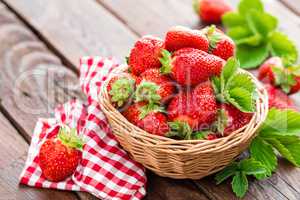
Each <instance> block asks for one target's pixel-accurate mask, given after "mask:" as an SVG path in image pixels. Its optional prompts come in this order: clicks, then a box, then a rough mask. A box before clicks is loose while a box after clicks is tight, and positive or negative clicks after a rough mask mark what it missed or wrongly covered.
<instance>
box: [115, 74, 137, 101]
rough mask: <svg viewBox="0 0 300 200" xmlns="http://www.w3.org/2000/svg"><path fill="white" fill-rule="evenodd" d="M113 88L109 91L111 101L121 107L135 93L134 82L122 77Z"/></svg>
mask: <svg viewBox="0 0 300 200" xmlns="http://www.w3.org/2000/svg"><path fill="white" fill-rule="evenodd" d="M111 87H112V88H111V90H110V91H109V94H110V95H111V101H112V102H116V103H117V105H118V107H121V106H122V105H123V104H124V103H125V102H126V101H127V100H128V99H129V97H130V96H131V95H132V94H133V92H134V80H132V79H130V78H127V77H122V78H119V79H118V80H116V81H115V82H114V83H113V84H112V86H111Z"/></svg>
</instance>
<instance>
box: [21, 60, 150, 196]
mask: <svg viewBox="0 0 300 200" xmlns="http://www.w3.org/2000/svg"><path fill="white" fill-rule="evenodd" d="M80 65H81V66H80V85H81V87H82V90H83V92H84V93H85V94H86V95H87V97H88V102H87V104H84V103H82V102H80V101H78V100H75V99H74V100H71V101H70V102H67V103H65V104H64V105H60V106H58V107H57V108H56V110H55V117H54V118H51V119H39V120H38V122H37V124H36V127H35V129H34V133H33V136H32V140H31V144H30V147H29V152H28V158H27V161H26V163H25V167H24V169H23V171H22V173H21V176H20V183H22V184H26V185H29V186H33V187H42V188H53V189H60V190H72V191H86V192H89V193H91V194H93V195H95V196H96V197H98V198H101V199H141V198H143V196H145V194H146V191H145V184H146V176H145V170H144V168H143V167H142V166H141V165H140V164H139V163H137V162H135V161H133V160H132V159H130V157H129V156H128V155H127V153H126V152H125V151H124V150H123V149H121V148H120V146H119V145H118V142H117V140H116V138H115V136H114V135H113V134H112V132H111V130H110V127H109V124H108V122H107V120H106V118H105V116H104V114H103V113H102V111H101V109H100V106H99V105H98V102H97V96H98V94H99V91H100V86H101V84H102V83H103V82H104V81H105V80H106V78H107V76H108V75H109V73H110V72H111V70H112V69H113V68H114V67H116V66H117V62H116V61H115V60H113V59H110V58H108V59H106V58H102V57H95V58H91V57H86V58H82V59H81V60H80ZM61 127H69V128H70V129H72V128H75V129H76V130H77V134H78V135H80V136H81V137H82V139H83V140H84V141H85V144H84V146H83V150H82V158H81V161H80V163H79V165H78V166H77V168H76V170H75V172H74V173H73V175H72V176H70V177H68V178H67V179H66V180H64V181H60V182H51V181H48V180H47V179H46V178H45V177H44V175H43V174H42V171H41V168H40V166H39V156H38V155H39V150H40V147H41V145H42V144H43V142H44V141H45V140H46V139H50V138H54V137H56V135H57V134H58V133H59V130H60V128H61Z"/></svg>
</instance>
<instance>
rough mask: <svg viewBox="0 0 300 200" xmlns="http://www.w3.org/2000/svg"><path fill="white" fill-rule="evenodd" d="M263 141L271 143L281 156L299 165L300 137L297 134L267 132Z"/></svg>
mask: <svg viewBox="0 0 300 200" xmlns="http://www.w3.org/2000/svg"><path fill="white" fill-rule="evenodd" d="M265 141H267V142H268V143H269V144H270V145H272V146H273V147H274V148H275V149H276V150H277V151H278V152H279V153H280V154H281V156H282V157H284V158H286V159H287V160H288V161H290V162H291V163H292V164H294V165H295V166H297V167H300V139H299V137H298V136H294V135H289V136H282V135H278V134H269V137H268V138H265Z"/></svg>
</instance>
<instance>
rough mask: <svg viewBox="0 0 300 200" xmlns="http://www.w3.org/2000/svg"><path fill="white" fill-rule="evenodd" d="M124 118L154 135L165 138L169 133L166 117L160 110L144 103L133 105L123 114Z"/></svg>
mask: <svg viewBox="0 0 300 200" xmlns="http://www.w3.org/2000/svg"><path fill="white" fill-rule="evenodd" d="M123 115H124V116H125V118H126V119H127V120H128V121H129V122H131V123H133V124H134V125H136V126H138V127H140V128H141V129H143V130H145V131H147V132H148V133H151V134H154V135H160V136H165V135H166V134H167V132H169V126H168V123H167V117H166V116H165V115H164V114H163V113H162V108H161V107H159V106H157V105H151V104H146V103H145V102H139V103H135V104H133V105H131V106H129V107H128V108H127V110H125V111H124V112H123Z"/></svg>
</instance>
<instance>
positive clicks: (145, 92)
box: [135, 68, 176, 103]
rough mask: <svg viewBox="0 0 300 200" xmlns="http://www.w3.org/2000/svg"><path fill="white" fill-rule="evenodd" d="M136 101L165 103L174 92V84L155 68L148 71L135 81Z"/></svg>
mask: <svg viewBox="0 0 300 200" xmlns="http://www.w3.org/2000/svg"><path fill="white" fill-rule="evenodd" d="M136 84H137V89H136V93H135V97H136V100H137V101H138V102H139V101H148V102H152V103H166V102H167V101H168V100H170V98H172V96H173V94H174V92H175V89H176V88H175V83H174V82H173V81H172V80H171V78H170V77H168V76H166V75H163V74H161V73H160V70H159V69H157V68H152V69H148V70H146V71H145V72H143V73H142V74H141V76H140V77H138V79H137V83H136Z"/></svg>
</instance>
